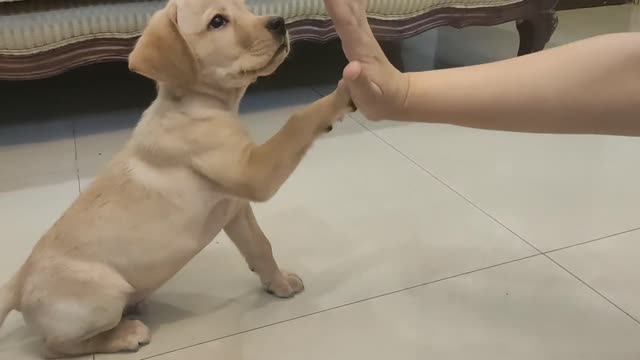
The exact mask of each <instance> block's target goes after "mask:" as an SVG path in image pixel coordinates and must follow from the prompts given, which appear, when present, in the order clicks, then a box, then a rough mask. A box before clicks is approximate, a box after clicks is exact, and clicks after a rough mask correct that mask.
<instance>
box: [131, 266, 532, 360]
mask: <svg viewBox="0 0 640 360" xmlns="http://www.w3.org/2000/svg"><path fill="white" fill-rule="evenodd" d="M541 256H544V255H543V254H532V255H528V256H523V257H518V258H516V259H512V260H508V261H503V262H500V263H497V264H493V265H488V266H484V267H481V268H478V269H475V270H469V271H465V272H462V273H458V274H455V275H450V276H445V277H442V278H439V279H436V280H431V281H427V282H424V283H420V284H416V285H411V286H407V287H405V288H402V289H398V290H393V291H389V292H386V293H382V294H378V295H374V296H370V297H368V298H364V299H360V300H356V301H352V302H349V303H346V304H342V305H336V306H332V307H329V308H326V309H321V310H317V311H313V312H310V313H307V314H303V315H299V316H295V317H292V318H289V319H284V320H280V321H276V322H273V323H270V324H265V325H262V326H257V327H254V328H251V329H246V330H242V331H238V332H235V333H233V334H229V335H224V336H220V337H217V338H214V339H210V340H205V341H201V342H198V343H196V344H192V345H188V346H183V347H180V348H177V349H172V350H167V351H165V352H162V353H159V354H154V355H150V356H147V357H143V358H141V359H140V360H147V359H152V358H157V357H160V356H164V355H167V354H171V353H175V352H179V351H183V350H186V349H189V348H192V347H196V346H200V345H204V344H208V343H212V342H216V341H220V340H224V339H228V338H232V337H236V336H240V335H244V334H247V333H252V332H255V331H258V330H262V329H266V328H269V327H273V326H278V325H282V324H285V323H288V322H293V321H297V320H300V319H304V318H308V317H312V316H316V315H320V314H324V313H328V312H331V311H335V310H339V309H343V308H347V307H349V306H353V305H358V304H362V303H366V302H369V301H373V300H376V299H381V298H384V297H388V296H392V295H396V294H399V293H402V292H407V291H411V290H414V289H418V288H423V287H427V286H430V285H433V284H437V283H441V282H444V281H448V280H453V279H455V278H459V277H463V276H467V275H471V274H475V273H479V272H482V271H485V270H490V269H495V268H499V267H502V266H506V265H510V264H514V263H517V262H520V261H524V260H528V259H532V258H535V257H541Z"/></svg>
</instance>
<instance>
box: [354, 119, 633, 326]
mask: <svg viewBox="0 0 640 360" xmlns="http://www.w3.org/2000/svg"><path fill="white" fill-rule="evenodd" d="M355 120H356V122H357V123H358V124H360V125H361V126H362V127H364V128H365V129H367V130H368V131H369V132H370V133H371V134H373V136H375V137H377V138H378V139H379V140H380V141H382V142H383V143H385V144H386V145H387V146H389V147H390V148H391V149H393V150H394V151H396V152H397V153H398V154H400V155H402V156H403V157H404V158H405V159H407V160H408V161H409V162H411V163H412V164H414V165H415V166H417V167H419V168H420V169H422V170H423V171H424V172H426V173H427V174H429V175H430V176H431V177H433V178H434V179H435V180H437V181H438V182H440V183H441V184H442V185H444V186H446V187H447V188H449V189H450V190H451V191H453V192H454V193H455V194H457V195H458V196H459V197H461V198H462V199H463V200H465V201H466V202H468V203H469V204H471V205H472V206H473V207H475V208H476V209H478V210H479V211H481V212H482V213H484V214H485V215H486V216H488V217H489V218H491V219H492V220H493V221H494V222H496V223H497V224H499V225H500V226H502V227H503V228H505V229H506V230H507V231H509V232H510V233H512V234H513V235H514V236H516V237H517V238H519V239H520V240H522V241H523V242H525V243H526V244H528V245H529V246H531V247H532V248H533V249H535V250H536V251H538V252H539V253H540V255H543V256H544V257H546V258H547V259H549V261H551V262H552V263H554V264H555V265H556V266H558V267H559V268H560V269H562V270H564V271H565V272H567V273H568V274H569V275H571V276H572V277H573V278H575V279H576V280H578V281H579V282H580V283H582V284H583V285H584V286H586V287H587V288H588V289H590V290H591V291H593V293H595V294H597V295H599V296H600V297H601V298H603V299H604V300H606V301H607V302H608V303H609V304H611V305H613V306H614V307H615V308H616V309H618V310H620V311H621V312H622V313H623V314H625V315H627V316H628V317H629V318H630V319H631V320H633V321H635V322H636V323H638V324H640V321H639V320H638V319H636V318H635V317H634V316H632V315H631V314H629V313H628V312H626V311H625V310H623V309H622V308H621V307H620V306H619V305H618V304H616V303H614V302H613V301H612V300H610V299H609V298H608V297H606V296H604V294H602V293H600V292H599V291H598V290H596V289H595V288H594V287H592V286H591V285H589V284H588V283H587V282H586V281H584V280H582V279H581V278H580V277H578V276H577V275H575V274H574V273H572V272H571V271H569V270H568V269H567V268H565V267H564V266H562V265H561V264H560V263H559V262H557V261H555V260H554V259H553V258H551V257H550V256H549V254H550V253H552V252H555V251H560V250H562V249H556V250H552V251H547V252H543V251H541V250H540V249H538V248H537V247H535V246H534V245H533V244H531V243H530V242H529V241H527V240H526V239H524V238H523V237H522V236H520V235H519V234H518V233H516V232H515V231H513V230H511V229H510V228H509V227H507V226H506V225H505V224H503V223H502V222H500V221H499V220H498V219H497V218H495V217H494V216H493V215H491V214H489V213H488V212H487V211H485V210H484V209H482V208H481V207H480V206H478V205H476V204H475V203H473V202H472V201H471V200H469V199H468V198H467V197H465V196H464V195H462V194H461V193H460V192H458V191H456V190H455V189H454V188H453V187H452V186H450V185H449V184H447V183H445V182H444V181H443V180H441V179H440V178H438V177H437V176H436V175H435V174H433V173H432V172H431V171H429V170H427V169H426V168H425V167H423V166H422V165H420V164H418V163H417V162H416V161H414V160H413V159H412V158H411V157H409V156H408V155H406V154H405V153H403V152H401V151H400V150H399V149H398V148H396V147H395V146H393V145H392V144H391V143H389V142H388V141H386V140H385V139H384V138H382V137H381V136H380V135H378V134H376V133H375V132H374V131H372V130H371V129H370V128H369V127H367V126H366V125H364V124H362V123H360V122H359V121H357V119H355ZM636 230H640V228H636V229H631V230H627V231H623V232H621V233H618V234H613V235H609V236H605V237H601V238H598V239H593V240H588V241H585V242H582V243H580V244H575V245H571V246H567V247H565V248H563V249H567V248H572V247H575V246H579V245H584V244H587V243H591V242H595V241H599V240H604V239H608V238H612V237H615V236H617V235H622V234H626V233H629V232H633V231H636Z"/></svg>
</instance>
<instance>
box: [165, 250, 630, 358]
mask: <svg viewBox="0 0 640 360" xmlns="http://www.w3.org/2000/svg"><path fill="white" fill-rule="evenodd" d="M638 336H640V327H639V326H638V324H637V323H635V322H634V321H632V320H630V319H629V318H628V317H626V316H625V315H624V314H623V313H621V312H620V311H618V310H617V309H615V308H614V307H612V306H611V305H610V304H609V303H608V302H606V301H605V300H604V299H602V298H601V297H599V296H598V295H596V294H594V293H593V292H592V291H590V290H589V289H588V288H587V287H585V286H583V285H582V284H581V283H579V282H578V281H576V280H575V279H573V278H572V277H571V276H570V275H569V274H567V273H565V272H564V271H562V270H561V269H560V268H558V267H557V266H555V265H554V264H552V263H551V262H550V261H548V260H547V259H545V258H543V257H536V258H533V259H528V260H523V261H520V262H517V263H512V264H508V265H504V266H500V267H497V268H493V269H489V270H485V271H482V272H478V273H473V274H470V275H466V276H462V277H458V278H455V279H450V280H447V281H443V282H439V283H436V284H431V285H428V286H425V287H420V288H416V289H413V290H409V291H404V292H401V293H397V294H393V295H388V296H384V297H381V298H377V299H374V300H370V301H366V302H362V303H358V304H354V305H351V306H348V307H342V308H339V309H335V310H331V311H328V312H324V313H320V314H316V315H312V316H309V317H305V318H302V319H298V320H293V321H290V322H286V323H283V324H278V325H274V326H271V327H267V328H264V329H258V330H255V331H251V332H249V333H245V334H241V335H237V336H232V337H229V338H225V339H221V340H218V341H215V342H209V343H205V344H202V345H197V346H194V347H190V348H187V349H184V350H179V351H175V352H171V353H168V354H165V355H162V356H159V357H157V359H158V360H178V359H189V358H193V359H200V358H203V359H204V358H207V359H209V358H212V359H258V358H259V359H281V360H288V359H310V360H315V359H328V358H331V359H345V360H347V359H391V358H394V359H428V358H434V359H487V360H489V359H522V360H526V359H531V360H538V359H566V360H572V359H575V360H586V359H592V360H601V359H616V360H623V359H628V360H632V359H636V358H637V354H638V352H640V343H638V341H637V338H638ZM376 344H378V345H376Z"/></svg>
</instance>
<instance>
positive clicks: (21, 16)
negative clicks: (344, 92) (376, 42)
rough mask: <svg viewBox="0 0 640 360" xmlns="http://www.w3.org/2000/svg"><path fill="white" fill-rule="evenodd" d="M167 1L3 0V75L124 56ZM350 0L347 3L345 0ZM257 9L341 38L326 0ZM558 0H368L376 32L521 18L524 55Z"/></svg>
mask: <svg viewBox="0 0 640 360" xmlns="http://www.w3.org/2000/svg"><path fill="white" fill-rule="evenodd" d="M165 1H166V0H0V79H2V80H21V79H36V78H44V77H49V76H54V75H57V74H60V73H62V72H64V71H67V70H69V69H73V68H76V67H79V66H83V65H87V64H92V63H98V62H106V61H123V60H125V59H126V58H127V55H128V53H129V52H130V51H131V49H132V46H133V45H134V43H135V40H136V38H137V37H138V36H139V35H140V33H141V32H142V30H143V29H144V27H145V25H146V23H147V21H148V19H149V17H150V15H151V14H152V13H153V12H154V11H155V10H157V9H159V8H160V7H162V6H163V5H164V3H165ZM344 1H349V0H344ZM247 3H248V4H250V6H251V7H252V8H253V9H254V11H255V12H256V13H259V14H278V15H282V16H284V17H285V18H286V19H287V23H288V27H289V31H290V34H291V39H292V41H294V42H295V41H301V40H310V41H318V42H323V41H327V40H330V39H332V38H334V37H335V32H334V30H333V27H332V24H331V21H330V20H329V18H328V17H327V14H326V12H325V9H324V5H323V2H322V0H247ZM555 4H556V0H370V1H369V12H370V17H371V23H372V27H373V28H374V33H375V34H376V36H377V37H378V38H379V39H380V40H401V39H404V38H407V37H410V36H413V35H416V34H418V33H420V32H423V31H426V30H429V29H431V28H434V27H437V26H445V25H446V26H454V27H463V26H469V25H486V26H489V25H496V24H499V23H504V22H509V21H515V22H516V23H517V26H518V30H519V32H520V37H521V39H520V50H519V54H525V53H529V52H533V51H538V50H541V49H542V48H543V47H544V46H545V44H546V43H547V41H548V40H549V38H550V36H551V34H552V33H553V31H554V29H555V26H556V22H557V20H556V17H555V14H554V10H553V9H554V6H555Z"/></svg>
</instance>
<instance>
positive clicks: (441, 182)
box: [356, 120, 544, 254]
mask: <svg viewBox="0 0 640 360" xmlns="http://www.w3.org/2000/svg"><path fill="white" fill-rule="evenodd" d="M356 122H357V123H358V124H360V126H362V127H364V128H365V129H367V130H368V131H369V132H370V133H371V134H373V136H375V137H376V138H378V140H380V141H382V142H383V143H384V144H385V145H387V146H388V147H389V148H391V149H392V150H393V151H395V152H396V153H398V154H400V155H401V156H402V157H404V158H405V159H406V160H407V161H409V162H410V163H412V164H413V165H415V166H417V167H418V168H419V169H421V170H422V171H423V172H425V173H426V174H427V175H429V176H431V177H432V178H433V179H434V180H436V181H437V182H439V183H440V184H442V185H444V186H445V187H446V188H447V189H449V190H451V191H452V192H453V193H454V194H456V195H457V196H458V197H460V198H461V199H462V200H464V201H465V202H467V203H468V204H469V205H471V206H473V207H474V208H476V209H477V210H478V211H480V212H481V213H483V214H484V215H485V216H487V217H489V218H490V219H491V220H493V222H495V223H496V224H498V225H500V226H501V227H503V228H504V229H505V230H507V231H509V232H510V233H511V234H513V235H514V236H515V237H517V238H518V239H520V240H521V241H523V242H524V243H525V244H527V245H529V246H530V247H531V248H532V249H534V250H535V251H537V252H538V253H539V254H544V252H542V251H541V250H540V249H538V248H537V247H536V246H534V245H533V244H531V243H530V242H529V241H527V240H526V239H525V238H523V237H522V236H520V235H519V234H518V233H516V232H515V231H514V230H512V229H511V228H509V227H508V226H506V225H505V224H503V223H502V222H501V221H499V220H498V219H497V218H496V217H494V216H493V215H491V214H490V213H489V212H488V211H486V210H484V209H483V208H481V207H480V206H479V205H477V204H476V203H474V202H473V201H471V200H470V199H469V198H467V197H466V196H464V195H463V194H462V193H460V192H459V191H457V190H456V189H454V188H453V186H451V185H449V184H447V183H446V182H445V181H444V180H442V179H440V178H439V177H438V176H436V175H435V174H434V173H432V172H431V171H429V170H427V168H425V167H424V166H422V165H420V164H419V163H418V162H417V161H415V160H413V159H412V158H411V157H409V156H408V155H407V154H405V153H403V152H402V151H400V149H398V148H397V147H395V146H394V145H392V144H391V143H390V142H388V141H387V140H385V139H384V138H383V137H381V136H380V135H378V134H376V132H375V131H373V130H371V129H370V128H369V127H367V126H366V125H364V124H362V123H360V121H357V120H356Z"/></svg>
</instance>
